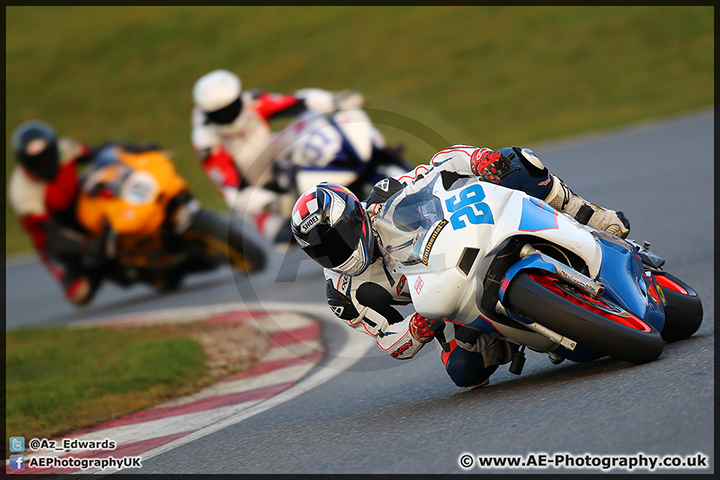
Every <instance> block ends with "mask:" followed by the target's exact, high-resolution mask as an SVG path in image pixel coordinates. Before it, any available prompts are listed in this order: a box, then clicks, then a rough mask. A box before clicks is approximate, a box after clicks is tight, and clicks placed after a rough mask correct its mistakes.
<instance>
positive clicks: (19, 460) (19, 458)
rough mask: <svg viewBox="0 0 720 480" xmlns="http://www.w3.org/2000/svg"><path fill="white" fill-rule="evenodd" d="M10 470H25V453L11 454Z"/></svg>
mask: <svg viewBox="0 0 720 480" xmlns="http://www.w3.org/2000/svg"><path fill="white" fill-rule="evenodd" d="M10 470H25V455H10Z"/></svg>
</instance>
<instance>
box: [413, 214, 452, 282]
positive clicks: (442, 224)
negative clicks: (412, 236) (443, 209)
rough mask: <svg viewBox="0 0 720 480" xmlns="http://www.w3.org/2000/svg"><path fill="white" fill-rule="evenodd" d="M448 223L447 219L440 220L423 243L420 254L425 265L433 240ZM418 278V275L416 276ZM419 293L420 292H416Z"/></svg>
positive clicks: (433, 243)
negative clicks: (425, 242)
mask: <svg viewBox="0 0 720 480" xmlns="http://www.w3.org/2000/svg"><path fill="white" fill-rule="evenodd" d="M447 224H448V221H447V220H445V219H442V220H440V223H438V226H437V227H435V230H433V231H432V233H431V234H430V239H429V240H428V242H427V245H425V250H423V256H422V263H423V264H425V265H427V264H428V259H429V258H430V250H432V247H433V245H435V240H437V237H438V235H440V231H441V230H442V229H443V228H445V225H447ZM418 278H419V277H418ZM418 293H420V292H418Z"/></svg>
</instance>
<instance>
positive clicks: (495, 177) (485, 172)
mask: <svg viewBox="0 0 720 480" xmlns="http://www.w3.org/2000/svg"><path fill="white" fill-rule="evenodd" d="M473 157H474V158H473V159H471V160H470V169H471V170H472V172H473V173H474V174H475V175H477V176H478V177H480V178H481V179H482V180H484V181H486V182H490V183H500V180H501V179H502V176H503V174H505V173H506V172H507V171H508V170H510V160H509V159H508V158H507V157H506V156H504V155H503V154H501V153H500V152H493V151H492V150H489V149H487V150H486V151H485V152H483V153H482V154H481V155H478V156H477V157H475V156H473Z"/></svg>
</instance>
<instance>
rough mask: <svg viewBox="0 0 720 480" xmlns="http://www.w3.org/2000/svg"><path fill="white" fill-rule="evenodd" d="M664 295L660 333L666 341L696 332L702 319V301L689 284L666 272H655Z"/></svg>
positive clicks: (682, 337)
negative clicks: (663, 315) (665, 303)
mask: <svg viewBox="0 0 720 480" xmlns="http://www.w3.org/2000/svg"><path fill="white" fill-rule="evenodd" d="M654 276H655V279H656V280H657V282H658V285H660V289H661V290H662V292H663V295H664V296H665V301H666V302H667V306H666V307H665V326H664V327H663V329H662V332H660V334H661V335H662V337H663V340H665V341H666V342H677V341H678V340H684V339H686V338H688V337H690V336H691V335H692V334H694V333H695V332H697V330H698V328H700V324H701V323H702V319H703V307H702V301H700V297H699V296H698V294H697V292H696V291H695V290H693V289H692V288H691V287H690V285H688V284H687V283H685V282H683V281H682V280H680V279H679V278H677V277H675V276H673V275H670V274H669V273H667V272H663V273H655V274H654Z"/></svg>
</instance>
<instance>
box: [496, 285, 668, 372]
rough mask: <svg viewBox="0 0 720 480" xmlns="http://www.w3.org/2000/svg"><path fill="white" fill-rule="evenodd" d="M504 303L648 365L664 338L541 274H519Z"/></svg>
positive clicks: (615, 307) (596, 347) (598, 347)
mask: <svg viewBox="0 0 720 480" xmlns="http://www.w3.org/2000/svg"><path fill="white" fill-rule="evenodd" d="M503 303H504V304H505V306H506V308H509V309H510V310H513V311H516V312H517V313H518V314H519V315H522V316H523V317H526V318H529V319H532V320H533V321H536V322H538V323H540V324H541V325H544V326H545V327H547V328H549V329H551V330H553V331H555V332H557V333H559V334H560V335H563V336H565V337H567V338H569V339H572V340H574V341H576V342H577V343H578V344H579V345H584V346H586V347H588V348H590V349H592V350H595V351H597V352H600V353H602V354H605V355H608V356H610V357H612V358H615V359H617V360H623V361H626V362H630V363H634V364H641V363H647V362H652V361H653V360H655V359H657V358H658V357H659V356H660V354H661V353H662V351H663V339H662V337H661V336H660V333H659V332H658V331H657V329H655V327H653V326H652V325H649V324H647V323H645V322H644V321H643V320H642V319H640V318H638V317H637V316H635V315H633V314H632V313H630V312H627V311H626V310H624V309H622V308H621V307H619V306H618V305H615V304H614V303H612V302H610V301H608V300H606V299H604V298H599V299H598V298H593V297H591V296H590V295H588V294H587V293H585V292H581V291H579V290H576V289H574V288H573V287H571V286H569V285H567V284H566V283H564V282H561V281H560V280H559V279H557V278H555V277H553V276H550V275H546V274H544V273H542V272H530V273H528V272H519V273H518V274H517V275H516V276H515V278H513V280H512V282H511V283H510V285H509V286H508V290H507V292H506V293H505V298H504V302H503Z"/></svg>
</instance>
